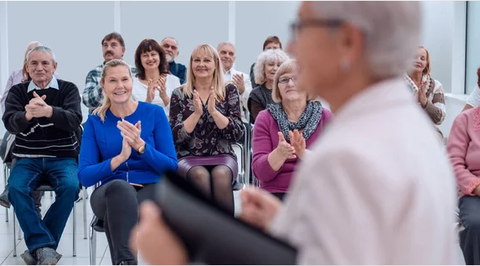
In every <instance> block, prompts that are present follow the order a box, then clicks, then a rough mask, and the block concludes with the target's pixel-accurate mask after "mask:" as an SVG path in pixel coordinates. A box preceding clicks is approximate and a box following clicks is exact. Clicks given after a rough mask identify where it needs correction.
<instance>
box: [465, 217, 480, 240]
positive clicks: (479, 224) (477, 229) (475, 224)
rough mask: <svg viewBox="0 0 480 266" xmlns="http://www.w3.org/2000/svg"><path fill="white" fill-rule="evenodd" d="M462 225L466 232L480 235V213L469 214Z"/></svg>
mask: <svg viewBox="0 0 480 266" xmlns="http://www.w3.org/2000/svg"><path fill="white" fill-rule="evenodd" d="M462 225H463V227H464V228H465V231H468V232H469V233H475V234H479V235H480V213H478V214H477V213H469V214H468V215H465V216H464V217H463V221H462Z"/></svg>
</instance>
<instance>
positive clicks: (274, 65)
mask: <svg viewBox="0 0 480 266" xmlns="http://www.w3.org/2000/svg"><path fill="white" fill-rule="evenodd" d="M287 59H288V55H287V54H286V53H285V52H283V51H282V50H277V49H270V50H267V51H265V52H263V53H261V54H260V55H259V56H258V60H257V63H256V64H255V79H256V82H257V83H258V84H261V85H258V86H257V87H255V88H253V90H252V92H251V93H250V97H249V98H248V102H247V105H248V111H249V112H250V122H251V123H255V119H256V118H257V115H258V113H259V112H260V111H262V110H265V108H267V105H269V104H271V103H273V98H272V87H273V78H274V77H275V73H276V72H277V69H278V68H279V67H280V65H281V64H282V63H283V62H285V61H286V60H287Z"/></svg>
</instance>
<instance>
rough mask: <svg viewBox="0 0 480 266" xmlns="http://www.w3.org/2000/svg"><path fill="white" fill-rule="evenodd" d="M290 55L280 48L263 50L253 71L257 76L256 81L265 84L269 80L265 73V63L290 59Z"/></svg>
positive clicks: (281, 62)
mask: <svg viewBox="0 0 480 266" xmlns="http://www.w3.org/2000/svg"><path fill="white" fill-rule="evenodd" d="M288 58H289V57H288V55H287V54H286V53H285V52H284V51H282V50H280V49H268V50H266V51H265V52H262V53H261V54H260V55H259V56H258V58H257V63H255V67H254V68H253V73H254V76H255V83H257V84H263V83H265V82H266V81H267V76H266V75H265V65H266V64H269V63H271V62H279V63H280V64H283V62H285V61H287V60H288Z"/></svg>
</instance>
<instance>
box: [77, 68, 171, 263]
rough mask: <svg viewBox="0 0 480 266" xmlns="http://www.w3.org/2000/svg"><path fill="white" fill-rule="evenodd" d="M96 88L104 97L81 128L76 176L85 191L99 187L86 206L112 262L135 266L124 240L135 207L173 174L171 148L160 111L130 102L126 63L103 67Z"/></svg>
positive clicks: (129, 229)
mask: <svg viewBox="0 0 480 266" xmlns="http://www.w3.org/2000/svg"><path fill="white" fill-rule="evenodd" d="M100 85H101V86H102V88H103V91H104V94H105V99H104V102H103V104H102V106H101V107H100V108H98V109H96V110H95V111H94V112H93V114H92V115H89V116H88V120H87V122H86V124H85V132H84V134H83V138H82V148H81V151H80V163H79V168H78V178H79V180H80V182H81V184H82V185H84V186H86V187H88V186H92V185H94V184H96V183H98V182H100V183H101V185H100V187H98V188H96V189H95V190H94V191H93V193H92V197H91V205H92V210H93V212H94V214H95V215H96V216H97V217H98V218H99V219H101V220H103V221H104V225H105V233H106V235H107V239H108V245H109V247H110V253H111V258H112V264H114V265H117V264H137V259H136V256H135V255H134V254H132V252H131V251H130V249H129V247H128V238H129V235H130V231H131V230H132V228H133V227H134V226H135V224H136V223H137V217H138V203H139V202H142V201H143V200H145V199H146V198H149V197H151V196H152V193H153V191H152V189H153V188H154V187H153V184H155V183H157V182H158V181H160V176H161V175H162V174H163V173H164V172H165V171H176V170H177V157H176V155H175V147H174V145H173V139H172V133H171V131H170V126H169V124H168V120H167V117H166V116H165V113H164V111H163V109H162V108H160V107H158V106H156V105H152V104H149V103H144V102H136V101H134V100H133V99H132V98H131V95H132V75H131V72H130V67H129V66H128V64H127V63H125V62H124V61H122V60H119V59H114V60H111V61H109V62H108V63H106V64H105V66H104V68H103V71H102V77H101V80H100Z"/></svg>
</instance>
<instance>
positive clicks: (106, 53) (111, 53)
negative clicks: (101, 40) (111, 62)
mask: <svg viewBox="0 0 480 266" xmlns="http://www.w3.org/2000/svg"><path fill="white" fill-rule="evenodd" d="M108 54H109V55H113V52H110V51H107V52H105V55H108Z"/></svg>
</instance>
